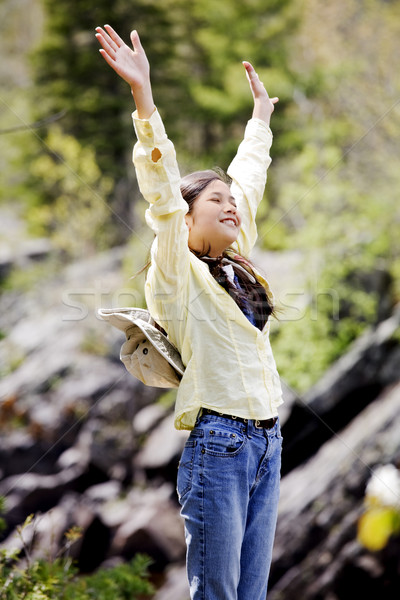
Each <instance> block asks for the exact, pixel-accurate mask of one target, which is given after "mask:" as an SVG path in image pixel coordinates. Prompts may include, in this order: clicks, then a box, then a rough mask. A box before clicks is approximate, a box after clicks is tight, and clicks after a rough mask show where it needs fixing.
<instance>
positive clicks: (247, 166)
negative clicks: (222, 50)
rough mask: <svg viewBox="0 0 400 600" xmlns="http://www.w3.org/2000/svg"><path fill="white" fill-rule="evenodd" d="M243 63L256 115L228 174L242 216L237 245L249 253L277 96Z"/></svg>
mask: <svg viewBox="0 0 400 600" xmlns="http://www.w3.org/2000/svg"><path fill="white" fill-rule="evenodd" d="M243 65H244V67H245V69H246V75H247V79H248V81H249V85H250V90H251V93H252V95H253V99H254V108H253V115H252V117H253V118H252V119H251V120H250V121H249V122H248V124H247V127H246V132H245V136H244V140H243V141H242V143H241V144H240V146H239V148H238V152H237V154H236V156H235V158H234V159H233V161H232V163H231V164H230V166H229V168H228V175H230V177H231V178H232V186H231V189H232V193H233V195H234V197H235V198H236V201H237V203H238V207H239V211H240V214H241V216H242V226H241V229H240V233H239V236H238V239H237V242H236V243H235V244H234V246H236V248H237V249H238V250H239V252H240V253H241V254H242V255H244V256H248V255H249V254H250V252H251V250H252V248H253V246H254V244H255V242H256V239H257V227H256V213H257V208H258V205H259V204H260V202H261V200H262V197H263V194H264V188H265V184H266V181H267V169H268V167H269V165H270V163H271V158H270V156H269V149H270V147H271V144H272V133H271V130H270V128H269V123H270V119H271V115H272V113H273V112H274V108H275V104H276V103H277V102H278V98H276V97H274V98H270V97H269V96H268V93H267V91H266V89H265V88H264V85H263V83H262V82H261V81H260V79H259V77H258V75H257V73H256V71H255V70H254V68H253V66H252V65H251V64H250V63H249V62H243Z"/></svg>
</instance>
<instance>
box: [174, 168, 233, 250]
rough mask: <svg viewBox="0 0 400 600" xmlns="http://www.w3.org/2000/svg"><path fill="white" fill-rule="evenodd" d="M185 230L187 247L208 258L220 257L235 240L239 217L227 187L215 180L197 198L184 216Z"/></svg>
mask: <svg viewBox="0 0 400 600" xmlns="http://www.w3.org/2000/svg"><path fill="white" fill-rule="evenodd" d="M185 220H186V224H187V226H188V228H189V248H191V250H194V251H196V252H199V253H204V252H205V251H207V250H208V248H210V250H209V251H208V256H210V257H216V256H220V255H221V254H222V252H223V251H224V250H226V248H228V247H229V246H230V245H231V244H232V243H233V242H234V241H236V239H237V236H238V234H239V230H240V225H241V218H240V214H239V213H238V211H237V207H236V202H235V198H234V197H233V196H232V193H231V190H230V188H229V186H228V185H227V184H226V183H224V182H223V181H220V180H219V179H215V180H214V181H211V183H209V184H208V186H207V187H206V188H204V190H203V191H202V192H201V193H200V194H199V195H198V197H197V198H196V200H195V201H194V204H193V208H192V211H191V213H190V214H187V215H186V217H185Z"/></svg>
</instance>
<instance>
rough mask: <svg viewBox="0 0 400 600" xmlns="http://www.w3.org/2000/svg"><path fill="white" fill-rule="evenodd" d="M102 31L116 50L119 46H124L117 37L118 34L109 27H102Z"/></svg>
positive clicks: (122, 41)
mask: <svg viewBox="0 0 400 600" xmlns="http://www.w3.org/2000/svg"><path fill="white" fill-rule="evenodd" d="M104 29H105V30H106V31H107V33H108V35H109V37H110V38H111V40H112V42H113V43H114V45H115V49H116V50H117V49H118V48H120V47H121V46H125V42H124V40H123V39H122V38H120V37H119V35H118V33H117V32H116V31H115V29H113V28H112V27H111V25H104Z"/></svg>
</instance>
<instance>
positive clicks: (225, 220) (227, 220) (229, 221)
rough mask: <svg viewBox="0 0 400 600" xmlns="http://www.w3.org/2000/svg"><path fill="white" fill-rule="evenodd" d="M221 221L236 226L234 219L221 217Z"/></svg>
mask: <svg viewBox="0 0 400 600" xmlns="http://www.w3.org/2000/svg"><path fill="white" fill-rule="evenodd" d="M221 223H225V225H229V227H237V226H238V224H237V223H236V221H235V219H223V220H222V221H221Z"/></svg>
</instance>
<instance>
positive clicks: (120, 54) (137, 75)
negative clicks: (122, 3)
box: [96, 25, 155, 119]
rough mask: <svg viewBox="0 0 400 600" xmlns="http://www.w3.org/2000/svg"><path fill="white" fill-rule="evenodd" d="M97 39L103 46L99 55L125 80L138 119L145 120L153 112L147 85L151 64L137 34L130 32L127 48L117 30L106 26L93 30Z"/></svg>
mask: <svg viewBox="0 0 400 600" xmlns="http://www.w3.org/2000/svg"><path fill="white" fill-rule="evenodd" d="M96 38H97V40H98V42H99V43H100V45H101V46H102V48H101V50H100V54H101V55H102V57H103V58H104V60H105V61H106V62H107V64H109V65H110V67H111V68H112V69H114V71H115V72H116V73H117V74H118V75H119V76H120V77H122V79H124V81H126V82H127V83H128V84H129V85H130V87H131V90H132V94H133V97H134V100H135V103H136V108H137V110H138V113H139V117H140V118H142V119H146V118H148V117H150V115H151V114H152V113H153V112H154V108H155V107H154V101H153V95H152V91H151V83H150V65H149V61H148V60H147V56H146V53H145V51H144V49H143V46H142V44H141V42H140V38H139V34H138V32H137V31H132V32H131V35H130V38H131V42H132V48H133V49H131V48H129V46H127V45H126V44H125V42H124V41H123V40H122V39H121V38H120V36H119V35H118V34H117V32H116V31H114V29H113V28H112V27H111V26H110V25H105V26H104V29H102V28H101V27H96Z"/></svg>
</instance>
